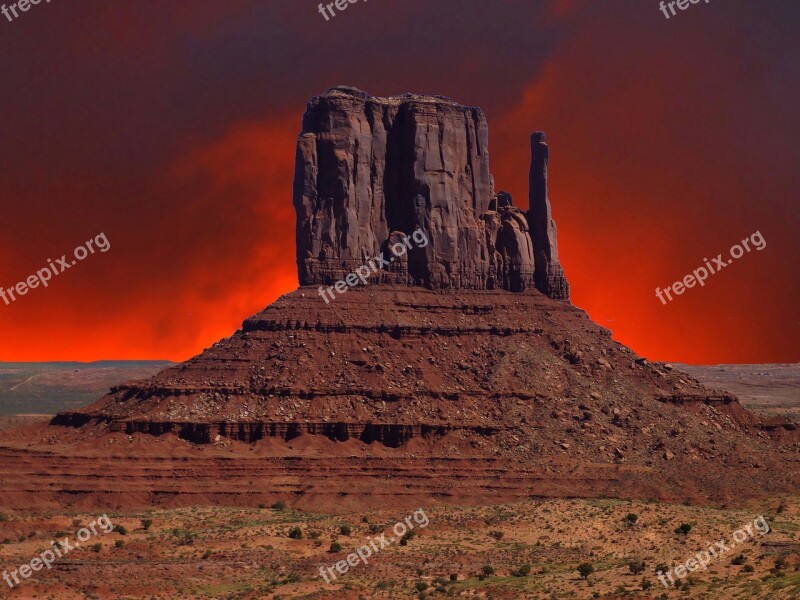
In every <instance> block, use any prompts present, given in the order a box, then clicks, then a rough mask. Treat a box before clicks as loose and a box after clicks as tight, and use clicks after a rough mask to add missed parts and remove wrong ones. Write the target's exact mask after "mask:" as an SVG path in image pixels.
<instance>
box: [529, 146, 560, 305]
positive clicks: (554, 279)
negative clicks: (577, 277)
mask: <svg viewBox="0 0 800 600" xmlns="http://www.w3.org/2000/svg"><path fill="white" fill-rule="evenodd" d="M545 139H546V136H545V134H544V132H543V131H537V132H535V133H534V134H533V135H532V136H531V170H530V174H529V187H528V189H529V194H530V197H529V204H528V206H529V208H528V214H527V215H528V223H529V225H530V228H531V235H532V237H533V245H534V257H535V263H536V270H535V272H534V275H533V279H534V282H535V284H536V289H537V290H539V291H540V292H542V293H543V294H547V295H548V296H550V297H551V298H558V299H564V300H568V299H569V283H568V282H567V278H566V276H565V275H564V269H563V268H562V267H561V264H560V263H559V262H558V232H557V229H556V222H555V221H554V220H553V215H552V211H551V209H550V199H549V198H548V196H547V163H548V160H549V158H550V149H549V148H548V146H547V144H546V143H545Z"/></svg>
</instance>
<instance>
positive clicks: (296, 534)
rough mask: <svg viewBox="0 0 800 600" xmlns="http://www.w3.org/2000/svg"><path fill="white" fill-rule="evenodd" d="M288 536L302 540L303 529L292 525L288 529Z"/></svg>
mask: <svg viewBox="0 0 800 600" xmlns="http://www.w3.org/2000/svg"><path fill="white" fill-rule="evenodd" d="M289 537H290V538H292V539H293V540H302V539H303V530H302V529H300V528H299V527H292V528H291V529H290V530H289Z"/></svg>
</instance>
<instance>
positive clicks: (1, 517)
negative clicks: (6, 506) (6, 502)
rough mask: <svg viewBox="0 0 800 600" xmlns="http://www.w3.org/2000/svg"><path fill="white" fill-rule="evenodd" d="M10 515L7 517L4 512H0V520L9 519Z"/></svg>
mask: <svg viewBox="0 0 800 600" xmlns="http://www.w3.org/2000/svg"><path fill="white" fill-rule="evenodd" d="M10 520H11V517H9V516H8V515H7V514H6V513H0V522H3V521H10Z"/></svg>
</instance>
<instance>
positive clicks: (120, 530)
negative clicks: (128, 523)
mask: <svg viewBox="0 0 800 600" xmlns="http://www.w3.org/2000/svg"><path fill="white" fill-rule="evenodd" d="M114 531H115V532H116V533H118V534H120V535H128V530H127V529H125V527H124V526H122V525H115V526H114Z"/></svg>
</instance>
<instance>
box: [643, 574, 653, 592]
mask: <svg viewBox="0 0 800 600" xmlns="http://www.w3.org/2000/svg"><path fill="white" fill-rule="evenodd" d="M651 587H653V583H652V582H651V581H650V580H649V579H648V578H647V577H642V590H643V591H645V592H646V591H647V590H649V589H650V588H651Z"/></svg>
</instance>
